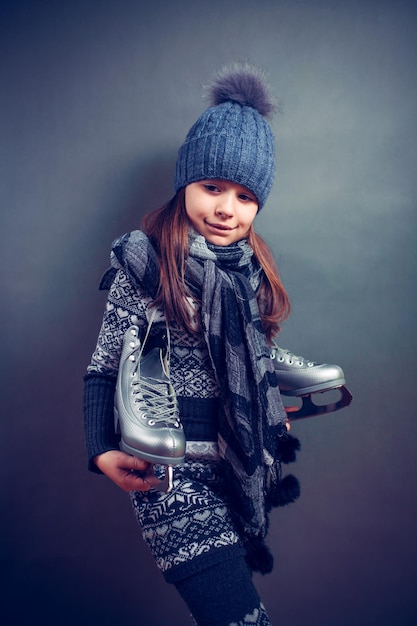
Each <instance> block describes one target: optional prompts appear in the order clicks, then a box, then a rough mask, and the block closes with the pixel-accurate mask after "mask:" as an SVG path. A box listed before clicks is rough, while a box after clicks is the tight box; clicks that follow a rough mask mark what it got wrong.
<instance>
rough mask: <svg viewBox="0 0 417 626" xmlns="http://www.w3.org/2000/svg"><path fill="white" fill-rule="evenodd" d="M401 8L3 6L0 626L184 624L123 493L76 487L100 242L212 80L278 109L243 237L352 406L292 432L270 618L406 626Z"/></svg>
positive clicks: (408, 97)
mask: <svg viewBox="0 0 417 626" xmlns="http://www.w3.org/2000/svg"><path fill="white" fill-rule="evenodd" d="M412 5H413V3H412V2H406V1H404V0H396V1H392V2H387V1H384V0H380V1H376V0H375V1H368V2H366V1H363V0H362V1H358V2H356V1H352V2H350V1H348V0H346V1H344V2H340V1H337V0H333V1H330V0H322V1H314V2H313V1H312V2H308V1H307V0H304V1H302V0H300V1H297V0H293V1H290V0H282V1H281V0H276V1H274V0H256V1H255V0H240V1H238V0H221V1H220V0H210V2H207V1H204V2H199V1H198V0H181V1H175V0H155V2H148V3H143V2H141V1H140V0H101V1H100V0H85V1H82V0H72V1H71V2H64V1H61V2H53V1H47V0H38V1H35V0H34V1H32V2H30V1H24V0H14V1H13V2H11V1H10V2H2V4H1V20H0V28H1V33H0V35H1V36H0V42H1V44H0V45H1V50H0V59H1V61H0V63H1V66H2V69H1V87H0V89H1V91H0V93H1V102H2V115H1V124H2V128H1V159H2V161H1V173H2V181H1V189H0V193H1V246H0V253H1V268H2V287H1V293H2V298H1V302H2V323H1V324H2V325H1V329H2V359H1V366H2V375H1V384H2V392H1V393H2V395H1V406H2V425H3V426H2V435H1V438H0V439H1V461H2V472H1V483H2V496H1V501H2V514H1V522H2V527H3V528H2V534H1V540H2V561H3V570H2V571H3V573H4V574H5V581H4V583H3V584H2V586H1V589H2V591H3V592H5V600H4V601H3V603H2V615H3V619H4V620H6V621H2V623H4V624H5V625H6V626H9V625H11V624H19V625H20V624H22V625H26V624H28V623H31V619H32V618H37V619H39V620H40V622H42V623H43V624H47V625H49V624H51V625H52V624H53V625H54V626H60V625H65V626H72V625H75V624H84V623H87V622H88V623H90V624H100V626H110V625H113V624H117V625H118V626H132V624H139V625H141V626H165V624H170V626H183V625H186V624H188V623H189V622H188V616H187V611H186V609H185V607H184V606H183V604H182V601H181V600H179V599H178V598H177V597H176V595H175V592H174V590H173V589H172V588H171V587H168V586H165V584H164V583H163V581H162V578H161V575H160V574H159V573H158V572H157V571H156V569H155V567H154V565H153V563H152V561H151V558H150V556H149V554H148V552H147V550H146V549H145V547H144V545H143V543H142V539H141V537H140V536H139V532H138V529H137V526H136V522H135V520H134V516H133V513H132V511H131V508H130V503H129V501H128V497H127V496H126V495H125V494H124V493H123V492H121V491H119V490H118V489H117V488H116V487H115V486H114V485H112V484H111V483H110V481H108V480H106V479H105V478H104V477H97V476H94V475H91V474H88V473H87V471H86V458H85V452H84V441H83V430H82V376H83V374H84V371H85V367H86V365H87V363H88V361H89V358H90V355H91V352H92V350H93V348H94V344H95V340H96V336H97V332H98V328H99V324H100V319H101V314H102V310H103V306H104V295H103V294H101V293H99V292H98V291H97V283H98V280H99V277H100V275H101V273H102V271H103V270H104V269H105V268H106V267H107V264H108V255H109V247H110V244H111V242H112V240H113V239H114V238H116V237H117V236H118V235H120V234H122V233H123V232H125V231H127V230H131V229H133V228H136V227H137V226H138V224H139V221H140V218H141V216H142V215H143V213H144V212H145V211H147V210H149V209H151V208H155V207H157V206H159V205H161V204H162V203H163V202H165V201H166V200H167V199H168V198H169V197H170V196H171V194H172V179H173V167H174V163H175V154H176V150H177V148H178V146H179V145H180V143H181V142H182V140H183V138H184V136H185V133H186V132H187V130H188V128H189V127H190V126H191V124H192V123H193V122H194V120H195V119H196V118H197V116H198V115H199V114H200V113H201V112H202V111H203V109H204V106H205V105H204V103H203V101H202V99H201V85H202V83H204V81H206V80H207V79H208V78H210V77H211V76H212V74H213V72H214V71H215V70H216V69H217V68H218V67H219V66H220V65H222V64H223V63H228V62H231V61H236V60H249V61H251V62H253V63H255V64H257V65H260V66H261V67H263V68H265V69H266V70H267V72H268V74H269V78H270V82H271V84H272V87H273V90H274V92H275V93H276V95H277V96H278V98H279V99H280V101H281V103H282V107H283V114H282V115H280V116H278V117H277V118H276V119H275V121H274V129H275V132H276V136H277V158H278V177H277V180H276V183H275V186H274V189H273V192H272V194H271V196H270V198H269V200H268V203H267V206H266V207H265V208H264V210H263V211H262V213H261V215H260V216H259V218H258V220H257V227H258V231H259V232H260V233H261V234H262V235H264V237H265V238H266V239H267V241H268V242H269V243H270V244H271V246H272V247H273V250H274V252H275V254H276V258H277V261H278V263H279V266H280V269H281V273H282V276H283V279H284V281H285V284H286V286H287V288H288V291H289V294H290V296H291V299H292V304H293V312H292V316H291V318H290V320H289V321H288V322H287V323H286V324H285V328H284V331H283V333H282V336H281V339H280V343H281V345H283V346H286V347H288V348H290V349H292V350H293V351H295V352H296V353H301V354H303V355H305V356H309V357H310V358H314V359H316V360H318V361H322V362H323V361H324V362H337V363H340V364H341V365H343V367H344V369H345V372H346V375H347V378H348V382H349V386H350V388H351V390H352V392H353V394H354V403H353V405H352V406H351V407H350V408H348V409H344V410H343V411H341V412H340V413H338V414H333V415H329V416H323V417H320V418H317V419H314V420H307V421H304V422H300V423H298V424H296V425H295V426H294V427H293V432H294V434H296V435H297V436H299V437H300V439H301V441H302V446H303V450H302V453H301V454H300V455H299V461H298V463H297V466H296V467H294V468H292V471H294V472H295V473H296V475H297V476H298V477H299V479H300V481H301V485H302V492H303V493H302V497H301V499H300V500H299V501H298V503H296V504H294V505H291V506H290V507H288V508H286V509H283V510H278V511H275V512H274V514H273V516H272V523H271V533H270V544H271V546H272V548H273V551H274V553H275V555H276V561H277V564H276V568H275V570H274V572H273V574H272V575H270V576H267V577H261V576H257V577H256V582H257V585H258V587H259V590H260V592H261V594H262V597H263V599H264V602H265V604H266V606H267V607H268V610H269V612H270V615H271V618H272V620H273V623H274V624H277V625H280V624H282V625H283V624H285V626H333V625H335V624H337V625H338V626H374V625H375V626H376V625H378V626H383V625H385V624H386V625H390V626H392V625H393V624H395V625H398V626H411V625H412V624H413V625H414V624H415V623H417V601H416V595H415V587H416V558H417V549H416V548H417V546H416V543H417V542H416V533H415V525H416V498H415V479H416V462H415V451H414V450H415V445H416V421H417V420H416V409H415V406H416V380H415V374H416V367H415V359H416V356H415V355H416V332H415V328H416V326H415V315H416V296H415V279H416V271H415V270H416V258H415V257H416V237H415V230H416V81H415V73H416V63H415V59H416V35H415V33H416V19H415V18H416V12H415V10H413V8H412Z"/></svg>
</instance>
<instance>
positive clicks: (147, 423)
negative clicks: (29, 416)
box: [114, 326, 185, 493]
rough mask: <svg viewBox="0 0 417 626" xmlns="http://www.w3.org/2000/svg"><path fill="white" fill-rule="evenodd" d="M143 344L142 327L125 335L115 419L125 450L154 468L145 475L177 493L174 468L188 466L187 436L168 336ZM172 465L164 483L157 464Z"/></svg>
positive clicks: (163, 488)
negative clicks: (174, 383)
mask: <svg viewBox="0 0 417 626" xmlns="http://www.w3.org/2000/svg"><path fill="white" fill-rule="evenodd" d="M148 334H149V328H148V333H147V336H146V337H145V339H144V341H143V343H142V342H141V341H140V339H139V328H138V327H137V326H131V327H130V328H128V330H127V331H126V333H125V336H124V340H123V348H122V354H121V358H120V366H119V373H118V378H117V385H116V393H115V403H114V416H115V425H116V430H117V431H119V432H120V435H121V441H120V449H121V450H123V451H124V452H127V453H128V454H132V455H133V456H137V457H139V458H141V459H144V460H145V461H149V462H150V463H152V465H151V469H150V471H149V472H147V473H146V475H144V478H145V479H146V481H147V482H148V483H149V484H151V485H152V486H153V487H155V488H156V489H158V490H160V491H166V492H167V493H168V492H169V491H170V490H171V489H172V475H173V466H174V465H178V464H179V463H182V462H183V461H184V455H185V435H184V431H183V428H182V425H181V423H180V420H179V415H178V405H177V399H176V396H175V391H174V389H173V387H172V385H171V382H170V379H169V354H168V350H169V347H168V342H167V336H166V335H159V336H157V337H150V338H149V339H148ZM154 464H160V465H165V466H166V471H165V476H164V478H163V479H159V478H157V477H156V476H155V474H154V472H153V465H154Z"/></svg>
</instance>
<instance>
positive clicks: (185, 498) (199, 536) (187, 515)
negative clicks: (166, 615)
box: [131, 461, 241, 572]
mask: <svg viewBox="0 0 417 626" xmlns="http://www.w3.org/2000/svg"><path fill="white" fill-rule="evenodd" d="M159 470H162V468H160V467H159V466H155V473H158V471H159ZM131 499H132V504H133V507H134V510H135V514H136V517H137V520H138V522H139V525H140V527H141V529H142V535H143V538H144V540H145V542H146V544H147V545H148V547H149V548H150V550H151V552H152V554H153V556H154V558H155V561H156V563H157V565H158V567H159V568H160V570H161V571H162V572H167V571H168V570H170V569H172V568H175V567H176V566H178V565H183V564H185V563H187V562H189V561H191V560H192V559H193V558H195V557H197V556H200V555H202V554H207V553H208V552H210V551H211V550H213V549H218V548H222V547H227V546H233V545H235V544H240V543H241V542H240V538H239V536H238V534H237V532H236V530H235V527H234V525H233V522H232V520H231V517H230V513H229V511H228V508H227V505H226V503H225V500H224V497H223V489H222V481H221V474H220V472H219V464H218V463H213V462H197V461H193V462H191V463H189V462H186V463H184V464H182V465H180V466H178V467H176V468H174V486H173V489H172V491H171V492H170V493H169V494H166V493H163V492H160V491H156V490H155V489H151V490H150V491H148V492H136V491H134V492H132V493H131ZM190 538H192V539H191V540H190Z"/></svg>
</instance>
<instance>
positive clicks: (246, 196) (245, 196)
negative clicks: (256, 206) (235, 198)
mask: <svg viewBox="0 0 417 626" xmlns="http://www.w3.org/2000/svg"><path fill="white" fill-rule="evenodd" d="M239 198H240V199H241V200H243V202H256V200H255V198H252V196H248V195H246V194H245V193H241V194H239Z"/></svg>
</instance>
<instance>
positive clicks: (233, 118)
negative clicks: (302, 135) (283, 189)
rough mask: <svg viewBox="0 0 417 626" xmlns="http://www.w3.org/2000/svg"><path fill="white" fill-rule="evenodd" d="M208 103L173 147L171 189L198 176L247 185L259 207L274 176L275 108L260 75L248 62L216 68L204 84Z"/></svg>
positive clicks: (192, 180) (185, 183)
mask: <svg viewBox="0 0 417 626" xmlns="http://www.w3.org/2000/svg"><path fill="white" fill-rule="evenodd" d="M206 90H207V94H208V97H209V103H210V106H209V108H208V109H206V111H204V113H203V114H202V115H201V116H200V117H199V118H198V120H197V121H196V122H195V124H194V125H193V126H192V127H191V129H190V131H189V132H188V134H187V137H186V139H185V141H184V143H183V145H182V146H181V148H180V149H179V152H178V158H177V164H176V174H175V191H178V189H181V187H185V186H186V185H189V184H190V183H193V182H196V181H198V180H204V179H216V178H217V179H222V180H230V181H232V182H235V183H238V184H240V185H243V186H245V187H247V188H248V189H249V190H250V191H251V192H252V193H253V194H254V195H255V196H256V199H257V201H258V205H259V209H261V208H262V207H263V205H264V204H265V201H266V199H267V197H268V194H269V192H270V190H271V187H272V183H273V180H274V175H275V149H274V136H273V133H272V129H271V127H270V125H269V123H268V121H267V119H266V117H267V116H270V115H271V114H272V113H273V112H274V110H275V108H276V106H275V103H274V100H273V98H272V97H271V95H270V92H269V89H268V86H267V83H266V81H265V78H264V75H263V73H262V72H261V71H260V70H259V69H257V68H254V67H253V66H251V65H248V64H243V65H240V64H234V65H232V66H228V67H226V68H224V69H222V70H221V71H220V72H219V73H218V74H217V76H216V77H215V79H214V81H213V82H212V83H211V84H210V85H209V86H208V87H207V88H206Z"/></svg>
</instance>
